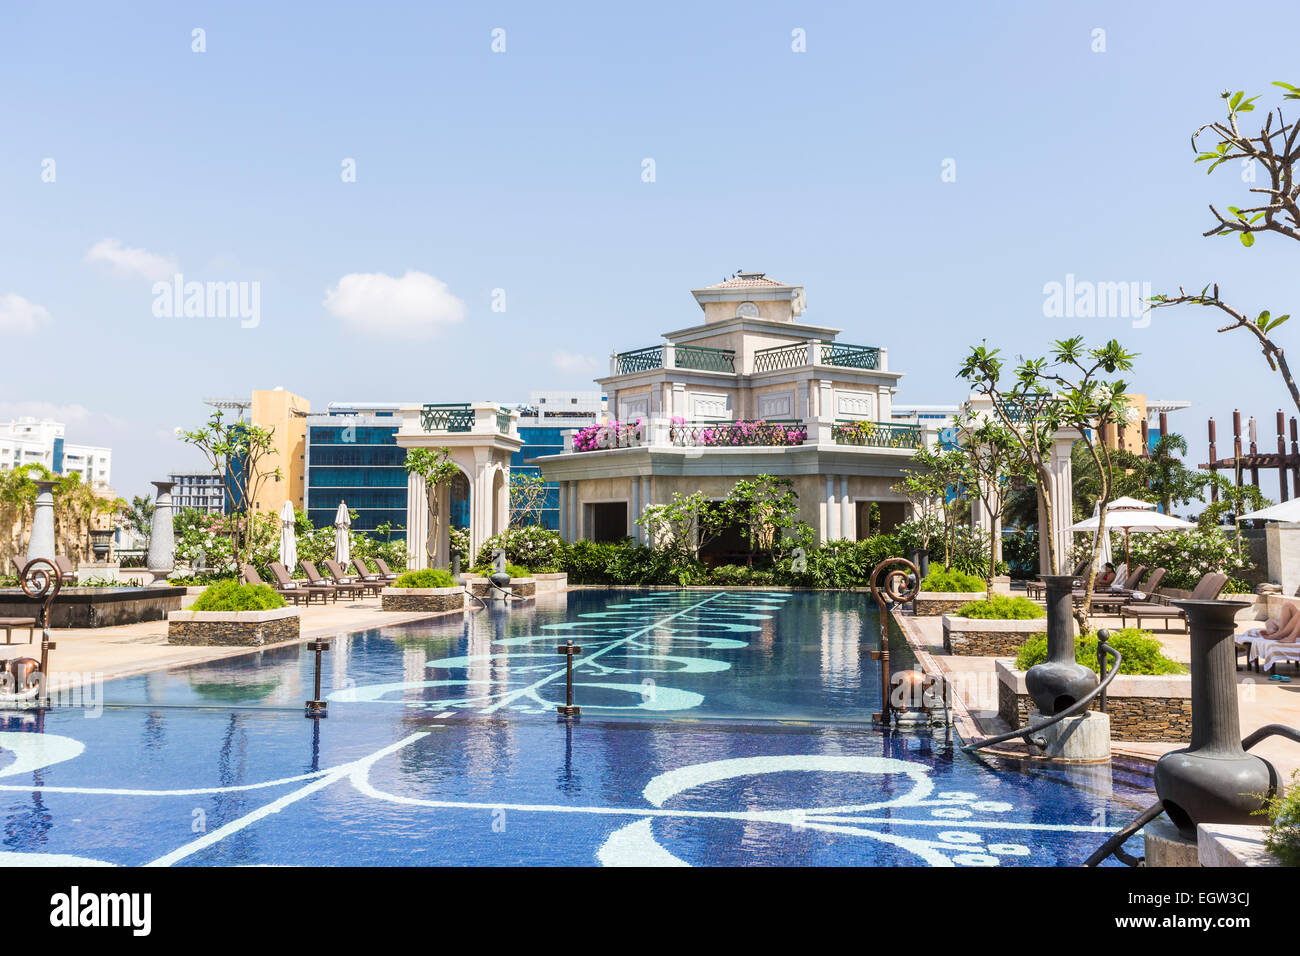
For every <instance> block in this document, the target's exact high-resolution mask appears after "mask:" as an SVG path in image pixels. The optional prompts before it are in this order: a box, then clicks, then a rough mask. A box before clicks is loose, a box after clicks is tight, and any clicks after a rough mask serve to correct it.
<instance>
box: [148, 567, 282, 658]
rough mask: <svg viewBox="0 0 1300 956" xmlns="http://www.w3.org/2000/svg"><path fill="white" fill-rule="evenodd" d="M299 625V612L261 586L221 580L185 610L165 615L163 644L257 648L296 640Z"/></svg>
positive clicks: (267, 588)
mask: <svg viewBox="0 0 1300 956" xmlns="http://www.w3.org/2000/svg"><path fill="white" fill-rule="evenodd" d="M301 623H302V618H301V614H300V611H299V609H298V608H296V607H288V606H286V605H285V601H284V598H282V597H280V595H278V594H276V593H275V592H274V591H272V590H271V589H270V588H269V587H267V586H266V585H265V584H240V583H239V582H238V581H234V580H224V581H218V582H216V583H215V584H212V585H210V586H209V587H208V588H207V589H206V590H205V591H204V592H203V593H202V594H200V595H199V596H198V598H197V599H196V600H195V601H194V603H193V604H191V605H190V606H189V607H188V608H186V609H185V610H183V611H171V612H169V613H168V615H167V643H168V644H203V645H213V646H247V647H260V646H262V645H264V644H277V643H280V642H282V641H292V640H297V639H298V637H299V636H300V634H301Z"/></svg>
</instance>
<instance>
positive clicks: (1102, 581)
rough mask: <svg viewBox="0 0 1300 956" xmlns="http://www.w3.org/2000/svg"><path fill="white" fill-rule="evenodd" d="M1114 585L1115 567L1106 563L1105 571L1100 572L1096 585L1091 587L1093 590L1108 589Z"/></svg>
mask: <svg viewBox="0 0 1300 956" xmlns="http://www.w3.org/2000/svg"><path fill="white" fill-rule="evenodd" d="M1114 583H1115V565H1113V564H1111V563H1110V562H1109V561H1107V562H1106V569H1105V570H1104V571H1102V572H1101V574H1099V575H1097V583H1096V584H1095V585H1093V587H1094V589H1095V588H1108V587H1110V586H1111V585H1112V584H1114Z"/></svg>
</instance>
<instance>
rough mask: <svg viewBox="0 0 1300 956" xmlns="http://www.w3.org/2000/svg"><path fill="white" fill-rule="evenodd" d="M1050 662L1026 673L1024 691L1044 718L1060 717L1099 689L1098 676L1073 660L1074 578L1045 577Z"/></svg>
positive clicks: (1048, 660)
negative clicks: (1094, 689)
mask: <svg viewBox="0 0 1300 956" xmlns="http://www.w3.org/2000/svg"><path fill="white" fill-rule="evenodd" d="M1041 580H1042V581H1043V583H1044V584H1046V585H1047V660H1046V661H1044V662H1043V663H1041V664H1035V665H1034V666H1033V667H1031V668H1029V670H1027V671H1026V672H1025V689H1026V690H1027V691H1028V692H1029V696H1030V697H1031V698H1033V701H1034V703H1035V704H1036V705H1037V706H1038V712H1039V713H1040V714H1042V715H1043V716H1044V717H1051V716H1052V715H1053V714H1057V713H1059V712H1061V711H1063V710H1065V709H1066V708H1067V707H1069V706H1070V705H1071V704H1073V703H1075V702H1076V701H1079V700H1081V699H1082V698H1083V697H1084V696H1085V695H1087V694H1088V693H1089V692H1091V691H1092V690H1093V688H1095V687H1096V686H1097V675H1096V673H1094V672H1093V671H1092V670H1090V669H1089V668H1087V667H1084V666H1083V665H1082V664H1080V663H1079V662H1078V661H1076V660H1075V659H1074V628H1073V619H1072V616H1071V613H1070V612H1071V611H1072V610H1073V607H1074V598H1073V590H1074V577H1073V576H1072V575H1069V574H1045V575H1043V576H1042V577H1041Z"/></svg>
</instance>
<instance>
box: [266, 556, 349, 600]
mask: <svg viewBox="0 0 1300 956" xmlns="http://www.w3.org/2000/svg"><path fill="white" fill-rule="evenodd" d="M268 567H269V568H270V569H271V574H273V575H274V576H275V584H276V588H275V589H276V590H277V591H278V592H280V593H281V594H283V595H284V596H285V597H287V598H289V599H291V600H292V601H293V603H294V604H297V603H299V601H300V599H301V598H303V597H305V598H306V599H307V604H308V605H310V604H311V599H312V596H313V595H315V596H317V597H319V598H320V602H321V604H324V603H325V601H326V599H327V598H333V599H334V600H335V601H336V602H337V601H338V599H339V592H338V591H336V590H334V588H333V587H329V586H327V585H317V584H308V583H307V582H306V581H295V580H294V579H293V576H292V575H291V574H289V569H288V568H286V567H285V566H284V565H283V564H280V563H279V562H278V561H272V562H271V563H270V564H269V565H268Z"/></svg>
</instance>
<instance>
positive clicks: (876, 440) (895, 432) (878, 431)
mask: <svg viewBox="0 0 1300 956" xmlns="http://www.w3.org/2000/svg"><path fill="white" fill-rule="evenodd" d="M831 438H833V439H834V440H835V444H837V445H859V446H864V447H867V448H920V447H921V426H920V425H899V424H895V423H894V422H866V421H858V420H853V419H841V420H839V421H837V422H836V423H835V424H834V425H832V426H831Z"/></svg>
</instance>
